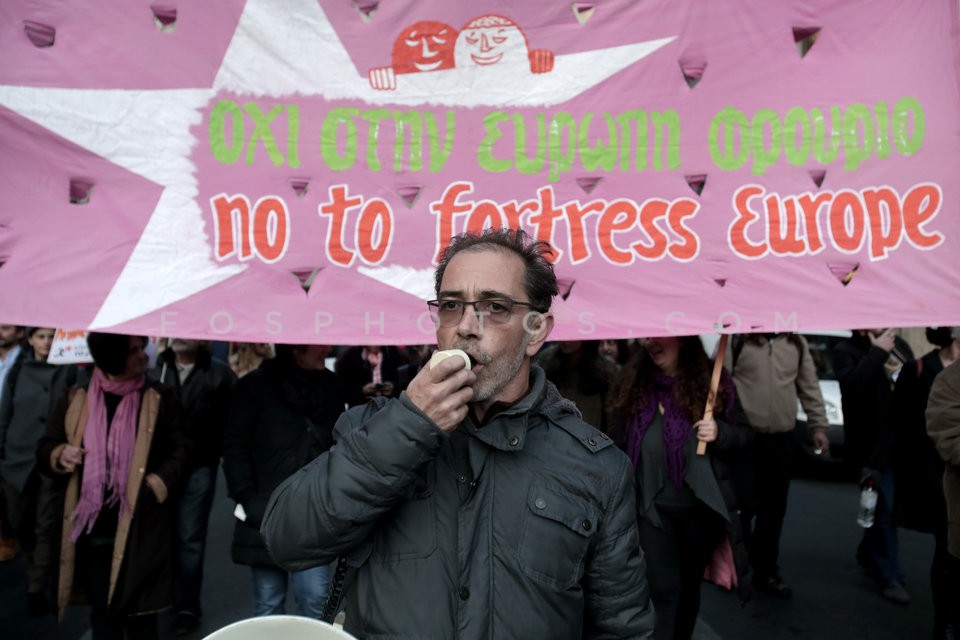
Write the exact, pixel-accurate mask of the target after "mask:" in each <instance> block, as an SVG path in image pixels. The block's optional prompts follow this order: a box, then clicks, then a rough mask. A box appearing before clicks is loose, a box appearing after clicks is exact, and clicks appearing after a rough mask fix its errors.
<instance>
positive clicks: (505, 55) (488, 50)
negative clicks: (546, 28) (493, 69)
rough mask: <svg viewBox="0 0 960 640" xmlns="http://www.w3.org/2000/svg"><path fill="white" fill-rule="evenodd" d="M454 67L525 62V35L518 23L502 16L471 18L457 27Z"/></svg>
mask: <svg viewBox="0 0 960 640" xmlns="http://www.w3.org/2000/svg"><path fill="white" fill-rule="evenodd" d="M456 60H457V67H468V66H477V65H478V66H484V67H485V66H489V65H494V64H498V63H503V62H508V63H522V64H527V38H526V36H524V35H523V31H521V30H520V27H518V26H517V24H516V23H515V22H514V21H513V20H510V19H509V18H504V17H503V16H494V15H489V16H481V17H479V18H474V19H473V20H471V21H470V22H468V23H467V25H466V26H465V27H464V28H463V29H462V30H461V31H460V35H459V36H458V37H457V46H456Z"/></svg>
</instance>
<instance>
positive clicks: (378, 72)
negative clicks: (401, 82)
mask: <svg viewBox="0 0 960 640" xmlns="http://www.w3.org/2000/svg"><path fill="white" fill-rule="evenodd" d="M369 76H370V87H371V88H373V89H376V90H378V91H393V90H394V89H396V88H397V74H396V73H395V72H394V71H393V67H377V68H376V69H370V74H369Z"/></svg>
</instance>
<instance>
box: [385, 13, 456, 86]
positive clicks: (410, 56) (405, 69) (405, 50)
mask: <svg viewBox="0 0 960 640" xmlns="http://www.w3.org/2000/svg"><path fill="white" fill-rule="evenodd" d="M456 42H457V30H456V29H454V28H453V27H451V26H450V25H448V24H445V23H443V22H437V21H436V20H421V21H420V22H416V23H414V24H412V25H410V26H409V27H407V28H406V29H404V30H403V31H402V32H401V33H400V35H399V36H397V39H396V41H394V43H393V56H392V59H391V64H390V66H389V67H376V68H373V69H370V72H369V74H368V75H369V77H370V86H371V87H373V88H374V89H377V90H380V91H392V90H394V89H396V88H397V76H398V75H400V74H404V73H422V72H425V71H439V70H440V69H452V68H453V62H454V57H453V50H454V45H455V44H456Z"/></svg>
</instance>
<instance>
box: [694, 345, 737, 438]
mask: <svg viewBox="0 0 960 640" xmlns="http://www.w3.org/2000/svg"><path fill="white" fill-rule="evenodd" d="M729 339H730V334H729V333H723V334H720V344H718V345H717V357H716V358H715V359H714V361H713V375H712V376H710V392H709V393H707V407H706V409H704V410H703V419H704V420H712V419H713V405H714V404H716V402H717V389H718V388H719V387H720V372H721V371H722V370H723V357H724V355H726V353H727V340H729ZM706 453H707V443H706V442H704V441H703V440H700V441H699V442H697V455H698V456H702V455H704V454H706Z"/></svg>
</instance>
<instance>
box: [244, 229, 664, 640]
mask: <svg viewBox="0 0 960 640" xmlns="http://www.w3.org/2000/svg"><path fill="white" fill-rule="evenodd" d="M548 251H549V247H548V246H547V245H545V244H544V243H541V242H533V241H531V240H528V237H527V235H526V234H525V233H524V232H522V231H512V230H509V229H496V230H493V229H491V230H487V231H486V232H484V233H482V234H465V235H461V236H458V237H456V238H454V239H453V241H452V242H451V244H450V246H449V248H448V249H447V250H446V252H445V254H444V255H443V258H442V260H441V261H440V265H439V267H438V269H437V274H436V293H437V297H438V299H437V300H435V301H433V302H431V306H432V308H433V309H434V311H435V313H436V318H437V323H438V327H437V342H438V344H439V347H440V348H441V349H452V348H457V349H462V350H463V351H465V352H466V353H467V354H468V355H469V359H470V361H471V362H472V363H473V364H474V366H473V367H472V368H471V369H469V370H468V369H466V368H465V364H464V360H463V359H461V358H447V359H445V360H443V361H442V362H440V363H439V364H437V365H436V366H435V367H434V368H430V367H424V368H423V369H421V371H420V372H419V373H418V374H417V376H416V377H415V378H414V379H413V380H412V381H411V383H410V385H409V387H408V388H407V389H406V391H404V392H403V393H401V394H400V397H399V398H392V399H389V400H388V399H377V400H374V401H371V402H370V403H368V404H367V405H366V406H364V407H357V408H355V409H352V410H350V411H348V412H347V413H346V414H344V416H343V417H342V418H341V420H340V422H339V423H338V424H337V427H336V434H337V443H336V445H335V446H334V447H333V448H332V449H331V450H330V451H329V452H327V453H325V454H324V455H322V456H320V457H319V458H318V459H317V460H315V461H314V462H313V463H311V464H310V465H308V466H307V467H306V468H304V469H302V470H301V471H300V472H299V473H296V474H294V475H293V476H292V477H291V478H289V479H288V480H287V481H286V482H285V483H283V484H282V485H280V486H279V487H278V488H277V489H276V490H275V491H274V493H273V496H272V497H271V499H270V503H269V504H268V507H267V512H266V516H265V518H264V521H263V526H262V529H261V530H262V532H263V534H264V537H265V539H266V541H267V545H268V548H269V549H270V552H271V554H272V555H273V557H274V558H275V559H276V560H277V562H279V563H280V564H281V565H283V566H286V567H288V568H289V569H303V568H307V567H312V566H317V565H321V564H324V563H326V562H330V561H331V560H332V559H333V558H334V557H336V556H337V555H342V556H343V557H344V558H345V561H346V564H347V565H348V566H349V567H350V568H351V570H352V573H353V577H352V578H351V579H348V580H347V582H346V583H345V586H344V592H345V599H346V624H345V625H344V628H345V630H347V631H349V632H350V633H352V634H354V635H356V636H357V637H360V638H363V637H368V636H371V637H386V636H390V637H435V638H451V637H461V638H528V639H535V638H544V639H546V638H549V639H551V640H563V639H565V638H569V639H571V640H572V639H573V638H649V637H651V635H652V631H653V618H654V613H653V609H652V606H651V604H650V601H649V595H648V589H647V583H646V570H645V560H644V556H643V552H642V551H641V548H640V544H639V536H638V531H637V523H636V518H635V498H634V490H633V484H632V480H631V475H632V474H631V470H630V463H629V460H628V459H627V457H626V456H625V455H623V453H622V452H620V451H619V450H618V449H617V448H616V447H615V446H613V445H612V442H611V441H610V439H609V438H608V437H607V436H606V435H604V434H603V433H601V432H600V431H598V430H597V429H595V428H593V427H591V426H589V425H587V424H585V423H583V422H582V421H581V420H580V419H579V415H578V412H577V411H576V408H575V407H574V406H573V405H572V403H570V402H569V401H566V400H564V399H563V398H562V397H561V396H560V395H559V393H558V392H557V391H556V388H555V387H554V386H553V385H552V384H550V383H549V382H548V381H547V380H546V377H545V375H544V373H543V370H542V369H540V368H539V367H537V366H535V365H532V364H531V358H532V356H533V355H534V354H535V353H536V352H537V350H538V349H539V348H540V347H541V346H542V344H543V343H544V341H545V340H546V339H547V337H548V335H549V333H550V330H551V328H552V326H553V317H552V315H551V314H550V306H551V302H552V298H553V297H554V296H555V295H556V294H557V285H556V276H555V275H554V273H553V267H552V265H551V264H550V262H549V261H548V260H547V259H546V258H545V254H546V253H547V252H548Z"/></svg>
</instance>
